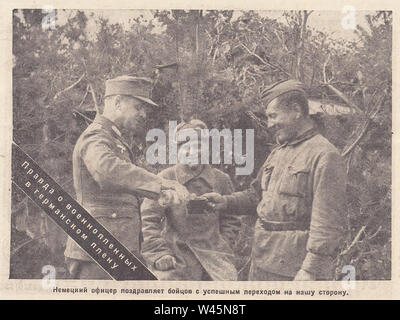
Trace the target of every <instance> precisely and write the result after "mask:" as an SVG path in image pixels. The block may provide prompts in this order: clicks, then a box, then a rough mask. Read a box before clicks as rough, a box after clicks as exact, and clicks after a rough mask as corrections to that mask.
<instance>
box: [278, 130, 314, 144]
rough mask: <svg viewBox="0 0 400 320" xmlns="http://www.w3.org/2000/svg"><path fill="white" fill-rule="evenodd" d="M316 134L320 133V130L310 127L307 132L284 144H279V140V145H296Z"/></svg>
mask: <svg viewBox="0 0 400 320" xmlns="http://www.w3.org/2000/svg"><path fill="white" fill-rule="evenodd" d="M316 134H318V131H317V130H316V129H315V128H314V127H312V128H311V129H309V130H307V131H306V132H303V133H302V134H301V135H299V136H297V137H296V138H295V139H293V140H292V141H288V142H285V143H283V144H279V142H278V145H279V147H286V146H294V145H296V144H299V143H301V142H303V141H306V140H308V139H310V138H312V137H314V136H315V135H316Z"/></svg>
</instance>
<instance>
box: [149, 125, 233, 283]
mask: <svg viewBox="0 0 400 320" xmlns="http://www.w3.org/2000/svg"><path fill="white" fill-rule="evenodd" d="M206 128H207V127H206V125H205V123H204V122H202V121H200V120H191V121H190V122H182V123H181V124H179V125H178V127H177V130H176V131H177V134H176V135H177V136H179V135H180V134H182V135H183V134H184V133H185V132H187V133H189V130H194V131H192V132H194V133H196V134H195V135H197V136H198V137H200V135H201V132H200V131H201V130H202V129H206ZM176 141H177V143H178V146H179V149H178V154H179V157H178V164H177V165H175V166H172V167H170V168H168V169H166V170H164V171H161V172H160V174H159V176H160V177H162V178H166V179H173V180H176V181H178V182H179V183H181V184H183V185H184V186H186V188H187V189H188V190H189V192H190V193H191V194H192V195H195V196H201V195H202V194H204V193H208V192H211V191H215V192H219V193H221V194H230V193H232V191H233V187H232V182H231V180H230V178H229V176H228V175H227V174H225V173H223V172H222V171H219V170H217V169H215V168H212V167H211V166H210V165H208V164H199V161H198V160H199V157H198V156H199V155H198V151H199V149H200V145H199V144H200V143H201V140H200V139H199V140H197V139H196V140H195V141H188V142H184V141H181V140H180V139H177V140H176ZM189 148H192V149H191V150H190V149H189ZM191 152H192V155H193V157H191V156H189V157H188V158H187V161H184V159H186V155H187V154H190V153H191ZM181 155H184V157H183V158H182V157H181ZM193 200H195V201H196V199H193ZM197 200H200V203H201V198H200V199H197ZM204 200H205V203H207V201H206V199H204ZM141 212H142V226H143V238H144V241H143V246H142V254H143V256H144V257H145V259H146V260H147V262H148V265H149V267H150V268H151V269H152V270H153V272H154V274H155V275H156V276H157V278H158V279H160V280H192V281H199V280H237V271H236V268H235V266H234V255H233V251H232V246H233V244H234V240H235V237H236V235H237V233H238V232H239V229H240V220H239V218H238V217H237V216H232V215H227V214H226V212H225V210H216V211H209V210H207V208H206V207H202V206H199V207H197V208H196V207H192V206H191V205H190V203H186V204H182V205H178V206H167V207H162V206H160V204H159V203H158V202H157V201H154V200H151V199H145V200H144V201H143V204H142V207H141Z"/></svg>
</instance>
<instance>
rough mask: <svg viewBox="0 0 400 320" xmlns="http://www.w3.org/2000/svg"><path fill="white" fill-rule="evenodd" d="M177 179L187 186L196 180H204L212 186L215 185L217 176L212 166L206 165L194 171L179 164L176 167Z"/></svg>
mask: <svg viewBox="0 0 400 320" xmlns="http://www.w3.org/2000/svg"><path fill="white" fill-rule="evenodd" d="M175 173H176V179H177V181H178V182H179V183H180V184H186V183H187V182H189V181H190V180H192V179H194V178H203V179H204V180H205V181H206V182H207V183H208V184H210V185H211V186H212V185H213V184H214V180H215V176H214V173H213V170H212V168H211V166H210V165H208V164H204V165H201V166H199V167H198V168H197V169H196V170H192V169H190V168H189V166H186V165H184V164H180V163H178V164H177V165H176V166H175Z"/></svg>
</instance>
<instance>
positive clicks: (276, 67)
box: [240, 43, 292, 77]
mask: <svg viewBox="0 0 400 320" xmlns="http://www.w3.org/2000/svg"><path fill="white" fill-rule="evenodd" d="M240 45H241V46H242V47H243V48H244V49H246V51H247V52H248V53H249V54H250V55H252V56H253V57H256V58H257V59H258V60H259V61H261V62H262V63H263V64H265V65H267V66H270V67H272V68H274V69H278V70H279V71H281V72H283V73H285V74H286V75H287V76H289V77H292V75H291V74H290V73H289V72H287V71H286V70H285V69H283V68H282V67H281V66H279V65H274V64H272V63H270V62H268V61H265V60H264V59H263V58H261V57H260V56H259V55H258V54H256V53H255V52H252V51H251V50H250V49H249V48H248V47H246V46H245V45H244V44H243V43H240Z"/></svg>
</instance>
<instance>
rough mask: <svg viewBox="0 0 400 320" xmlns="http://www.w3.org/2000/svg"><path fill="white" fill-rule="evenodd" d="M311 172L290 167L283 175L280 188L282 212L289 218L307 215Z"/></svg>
mask: <svg viewBox="0 0 400 320" xmlns="http://www.w3.org/2000/svg"><path fill="white" fill-rule="evenodd" d="M309 175H310V170H308V169H299V168H295V167H292V166H289V167H288V168H287V170H286V172H285V173H284V174H283V177H282V180H281V184H280V186H279V189H278V190H279V194H280V196H281V205H282V210H283V212H284V214H285V215H287V216H296V217H300V216H304V215H306V214H307V212H306V211H307V210H306V197H307V190H308V180H309Z"/></svg>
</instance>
